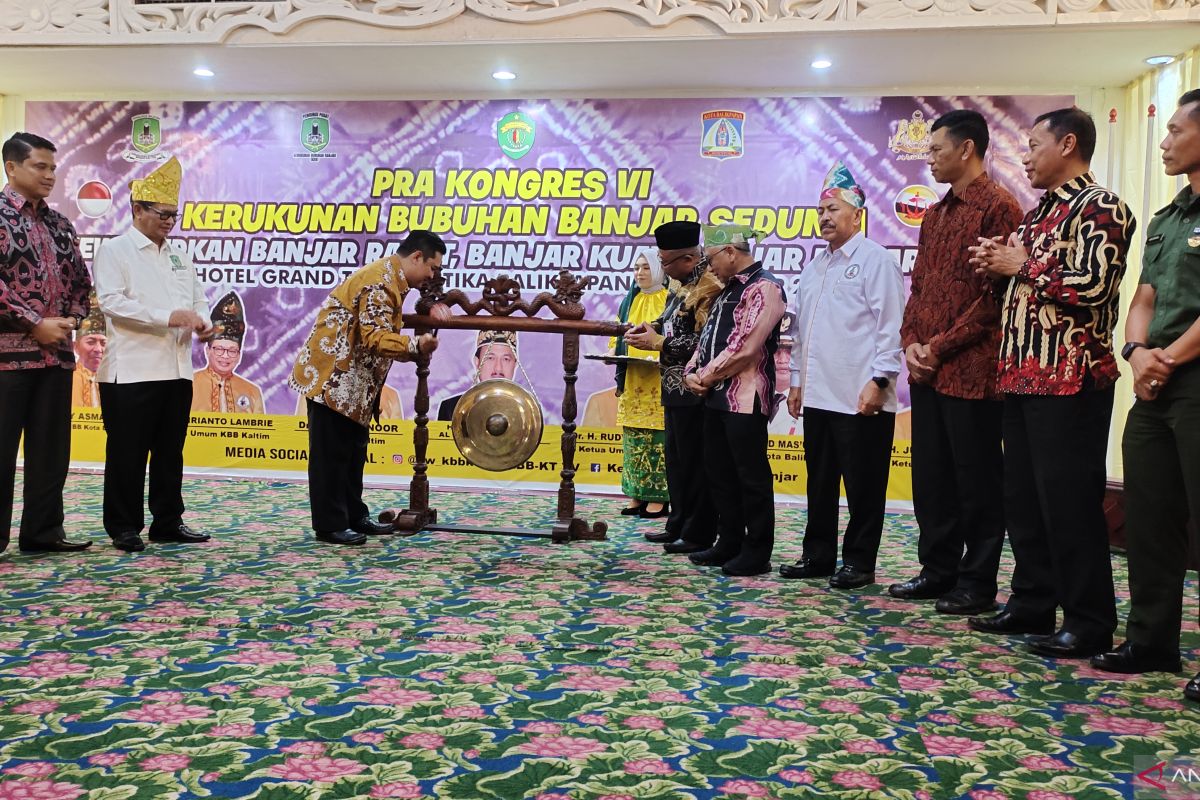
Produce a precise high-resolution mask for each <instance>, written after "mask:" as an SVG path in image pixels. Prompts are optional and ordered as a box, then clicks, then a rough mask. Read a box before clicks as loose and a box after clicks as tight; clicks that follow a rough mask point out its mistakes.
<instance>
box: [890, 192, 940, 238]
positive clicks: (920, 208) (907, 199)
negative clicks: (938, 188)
mask: <svg viewBox="0 0 1200 800" xmlns="http://www.w3.org/2000/svg"><path fill="white" fill-rule="evenodd" d="M937 201H938V196H937V192H935V191H933V189H930V188H929V187H928V186H923V185H921V184H916V185H913V186H905V187H904V188H903V189H901V190H900V192H899V194H897V195H896V199H895V201H894V203H895V211H896V219H898V220H900V221H901V222H903V223H904V224H905V225H907V226H908V227H910V228H919V227H921V221H922V220H924V219H925V212H926V211H928V210H929V207H930V206H931V205H933V204H934V203H936V202H937Z"/></svg>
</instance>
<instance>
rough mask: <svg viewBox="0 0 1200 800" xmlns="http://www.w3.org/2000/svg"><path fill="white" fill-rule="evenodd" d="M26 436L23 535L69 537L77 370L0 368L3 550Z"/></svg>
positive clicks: (40, 540)
mask: <svg viewBox="0 0 1200 800" xmlns="http://www.w3.org/2000/svg"><path fill="white" fill-rule="evenodd" d="M22 435H24V437H25V475H24V477H25V481H24V483H25V486H24V493H23V497H24V510H23V511H22V512H21V530H20V532H19V534H18V535H19V536H20V541H21V542H22V543H23V544H26V545H38V544H45V543H49V542H54V541H58V540H60V539H63V538H65V534H64V533H63V499H62V493H63V486H64V485H66V482H67V468H68V467H69V466H70V465H71V370H69V369H63V368H62V367H45V368H41V369H11V370H0V550H4V548H5V547H7V546H8V541H9V536H10V530H11V528H12V513H13V491H14V489H15V484H16V479H17V450H18V449H19V447H20V444H21V436H22Z"/></svg>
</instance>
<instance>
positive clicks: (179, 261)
mask: <svg viewBox="0 0 1200 800" xmlns="http://www.w3.org/2000/svg"><path fill="white" fill-rule="evenodd" d="M92 275H93V278H94V280H95V285H96V296H97V298H98V299H99V301H100V309H101V310H102V311H103V312H104V319H105V322H106V323H107V325H108V346H107V348H106V349H105V351H104V360H103V361H101V362H100V369H98V370H97V371H96V379H97V380H98V381H100V382H101V383H141V382H143V381H169V380H177V379H180V378H182V379H185V380H189V381H190V380H191V379H192V373H193V368H192V340H193V336H192V331H191V330H188V329H179V328H172V327H170V326H169V325H168V324H167V322H168V320H169V319H170V317H171V312H172V311H174V310H176V309H181V308H182V309H189V308H190V309H192V310H193V311H195V312H196V313H197V314H199V315H200V316H201V317H203V318H204V320H205V321H206V322H207V321H208V319H209V317H208V300H207V299H206V298H205V296H204V289H203V288H202V287H201V285H200V279H199V278H198V277H197V276H196V268H195V266H194V265H193V264H192V260H191V258H189V257H188V255H187V254H186V253H182V252H179V251H178V250H175V249H174V248H172V247H171V245H170V243H169V242H168V243H167V244H165V245H164V246H163V247H161V248H160V247H158V246H157V245H155V244H154V242H152V241H150V240H149V239H148V238H146V236H145V235H143V234H142V233H141V232H140V231H138V230H136V229H134V228H131V229H130V230H128V231H127V232H125V233H123V234H121V235H120V236H117V237H116V238H114V239H110V240H108V241H106V242H104V244H102V245H101V246H100V248H99V250H97V252H96V258H95V260H94V261H93V263H92Z"/></svg>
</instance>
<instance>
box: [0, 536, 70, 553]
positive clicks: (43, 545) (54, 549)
mask: <svg viewBox="0 0 1200 800" xmlns="http://www.w3.org/2000/svg"><path fill="white" fill-rule="evenodd" d="M17 546H18V547H19V548H20V549H21V552H22V553H78V552H79V551H80V550H87V549H88V548H89V547H91V546H92V543H91V542H68V541H67V540H66V539H58V540H56V541H53V542H35V543H33V544H20V543H18V544H17ZM2 551H3V550H2V548H0V552H2Z"/></svg>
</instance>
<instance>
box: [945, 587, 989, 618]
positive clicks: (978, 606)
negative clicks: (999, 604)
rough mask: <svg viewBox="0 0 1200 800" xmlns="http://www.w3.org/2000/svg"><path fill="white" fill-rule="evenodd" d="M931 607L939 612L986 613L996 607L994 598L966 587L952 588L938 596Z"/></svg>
mask: <svg viewBox="0 0 1200 800" xmlns="http://www.w3.org/2000/svg"><path fill="white" fill-rule="evenodd" d="M933 607H934V608H935V609H937V612H938V613H939V614H962V615H966V614H972V615H973V614H986V613H987V612H989V611H994V610H995V609H996V598H994V597H989V596H987V595H982V594H975V593H974V592H968V591H967V590H966V589H952V590H951V591H949V592H947V593H946V594H944V595H942V596H941V597H939V598H938V601H937V602H936V603H934V604H933Z"/></svg>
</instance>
